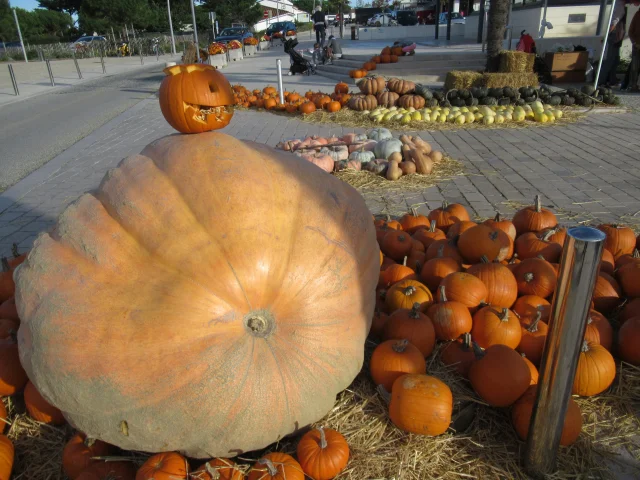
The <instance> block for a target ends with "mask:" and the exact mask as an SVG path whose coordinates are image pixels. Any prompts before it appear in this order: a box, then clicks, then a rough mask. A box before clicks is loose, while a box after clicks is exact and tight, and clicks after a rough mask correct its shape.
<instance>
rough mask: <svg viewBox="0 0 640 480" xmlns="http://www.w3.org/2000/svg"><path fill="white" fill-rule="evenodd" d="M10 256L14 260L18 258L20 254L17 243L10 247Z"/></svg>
mask: <svg viewBox="0 0 640 480" xmlns="http://www.w3.org/2000/svg"><path fill="white" fill-rule="evenodd" d="M11 255H13V257H14V258H18V257H19V256H20V253H18V244H17V243H14V244H13V245H11Z"/></svg>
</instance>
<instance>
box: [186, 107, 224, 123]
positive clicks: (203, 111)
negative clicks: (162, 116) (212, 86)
mask: <svg viewBox="0 0 640 480" xmlns="http://www.w3.org/2000/svg"><path fill="white" fill-rule="evenodd" d="M183 104H184V109H185V111H186V110H188V109H192V110H193V111H194V113H193V119H194V120H195V121H197V122H202V123H207V122H208V120H209V116H211V115H213V116H215V119H216V121H218V122H223V121H224V116H225V115H233V106H231V105H222V106H220V107H209V106H207V105H192V104H190V103H187V102H183Z"/></svg>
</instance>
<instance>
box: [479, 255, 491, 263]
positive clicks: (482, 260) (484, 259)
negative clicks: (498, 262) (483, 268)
mask: <svg viewBox="0 0 640 480" xmlns="http://www.w3.org/2000/svg"><path fill="white" fill-rule="evenodd" d="M480 261H481V262H482V263H491V262H490V261H489V257H487V256H486V255H482V256H481V257H480Z"/></svg>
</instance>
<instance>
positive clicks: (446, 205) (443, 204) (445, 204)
mask: <svg viewBox="0 0 640 480" xmlns="http://www.w3.org/2000/svg"><path fill="white" fill-rule="evenodd" d="M448 206H449V202H447V201H446V200H443V201H442V210H444V209H446V208H447V207H448Z"/></svg>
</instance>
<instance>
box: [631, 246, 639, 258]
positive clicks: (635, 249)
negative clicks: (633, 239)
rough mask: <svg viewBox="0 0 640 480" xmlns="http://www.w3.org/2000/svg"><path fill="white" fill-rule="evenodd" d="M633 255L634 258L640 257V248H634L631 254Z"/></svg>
mask: <svg viewBox="0 0 640 480" xmlns="http://www.w3.org/2000/svg"><path fill="white" fill-rule="evenodd" d="M631 256H632V257H633V258H640V250H638V249H637V248H634V249H633V253H632V254H631Z"/></svg>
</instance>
